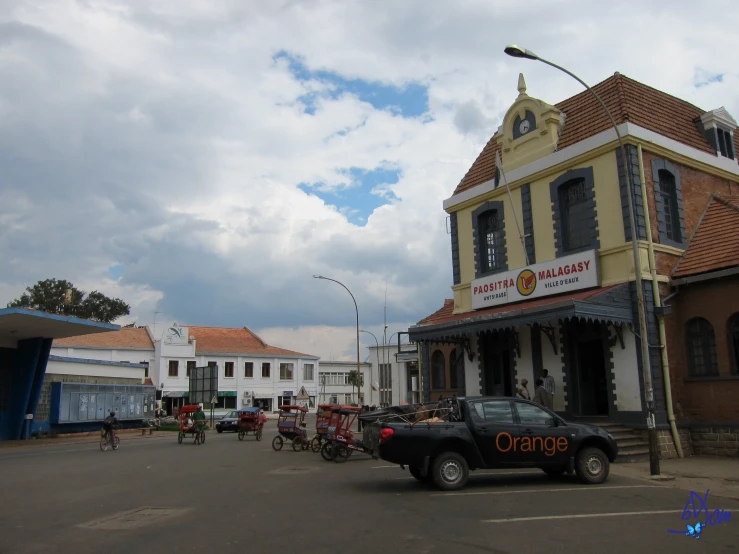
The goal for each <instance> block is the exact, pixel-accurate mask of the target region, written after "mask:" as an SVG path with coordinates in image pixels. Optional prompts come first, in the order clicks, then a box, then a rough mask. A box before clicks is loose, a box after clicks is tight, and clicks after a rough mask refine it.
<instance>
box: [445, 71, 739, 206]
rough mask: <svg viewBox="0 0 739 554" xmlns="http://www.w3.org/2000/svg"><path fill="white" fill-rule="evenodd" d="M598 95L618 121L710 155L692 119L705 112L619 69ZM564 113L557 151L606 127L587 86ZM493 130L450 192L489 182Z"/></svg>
mask: <svg viewBox="0 0 739 554" xmlns="http://www.w3.org/2000/svg"><path fill="white" fill-rule="evenodd" d="M591 88H592V89H593V90H594V91H595V92H596V93H597V94H598V96H600V97H601V99H602V100H603V102H604V103H605V105H606V106H607V107H608V110H609V111H610V112H611V114H612V115H613V119H615V120H616V123H617V124H619V125H620V124H621V123H625V122H631V123H634V124H636V125H639V126H640V127H644V128H645V129H649V130H650V131H654V132H655V133H659V134H660V135H663V136H665V137H668V138H671V139H674V140H676V141H678V142H681V143H683V144H687V145H688V146H692V147H693V148H697V149H698V150H702V151H703V152H707V153H709V154H715V152H714V150H713V149H712V148H711V146H710V144H709V143H708V141H707V140H706V138H705V137H704V136H703V135H702V134H701V132H700V131H699V130H698V127H697V126H696V123H695V120H696V119H697V118H698V117H700V116H701V115H703V114H704V113H706V112H705V111H704V110H702V109H700V108H698V107H696V106H693V105H692V104H690V103H688V102H686V101H684V100H680V99H679V98H676V97H674V96H671V95H669V94H667V93H664V92H662V91H659V90H657V89H655V88H652V87H650V86H647V85H644V84H642V83H640V82H638V81H635V80H633V79H630V78H628V77H626V76H625V75H621V74H620V73H615V74H614V75H613V76H612V77H609V78H608V79H606V80H605V81H602V82H600V83H598V84H597V85H594V86H593V87H591ZM556 108H558V109H559V110H561V111H563V112H564V113H565V116H566V119H565V126H564V130H563V131H562V134H561V136H560V137H559V141H558V143H557V149H558V150H562V149H563V148H566V147H568V146H571V145H573V144H575V143H577V142H580V141H582V140H585V139H586V138H589V137H592V136H594V135H597V134H598V133H601V132H603V131H606V130H608V129H610V128H612V126H611V122H610V120H609V119H608V116H607V115H606V113H605V112H604V111H603V108H602V107H601V106H600V104H599V103H598V101H597V100H596V99H595V98H593V95H592V94H590V92H588V91H587V90H585V91H583V92H581V93H579V94H576V95H575V96H573V97H572V98H568V99H567V100H564V101H562V102H560V103H559V104H556ZM496 139H497V133H496V134H495V135H493V138H491V139H490V141H489V142H488V143H487V145H486V146H485V148H483V150H482V152H481V153H480V155H479V156H478V157H477V159H476V160H475V162H474V163H473V164H472V167H470V169H469V171H467V174H466V175H465V176H464V178H463V179H462V180H461V181H460V183H459V185H457V188H456V190H455V191H454V194H459V193H460V192H462V191H464V190H467V189H470V188H472V187H474V186H476V185H479V184H481V183H484V182H486V181H489V180H491V179H492V178H493V177H494V176H495V152H496V150H499V147H498V144H497V141H496ZM734 150H735V151H739V133H734Z"/></svg>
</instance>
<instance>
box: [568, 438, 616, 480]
mask: <svg viewBox="0 0 739 554" xmlns="http://www.w3.org/2000/svg"><path fill="white" fill-rule="evenodd" d="M610 469H611V463H610V462H609V461H608V456H606V453H605V452H603V451H602V450H601V449H600V448H594V447H588V448H583V449H582V450H580V452H578V453H577V457H576V458H575V472H576V473H577V476H578V477H579V478H580V480H581V481H582V482H583V483H585V484H587V485H599V484H601V483H602V482H603V481H605V480H606V479H607V478H608V473H609V471H610Z"/></svg>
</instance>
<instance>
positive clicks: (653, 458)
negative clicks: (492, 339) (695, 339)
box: [504, 44, 660, 475]
mask: <svg viewBox="0 0 739 554" xmlns="http://www.w3.org/2000/svg"><path fill="white" fill-rule="evenodd" d="M504 52H505V53H506V54H508V55H509V56H512V57H514V58H524V59H527V60H538V61H540V62H542V63H545V64H547V65H550V66H552V67H553V68H555V69H559V70H560V71H562V72H563V73H566V74H567V75H569V76H570V77H572V78H573V79H575V80H576V81H577V82H578V83H580V84H581V85H582V86H584V87H585V88H586V89H587V90H588V91H589V92H590V93H591V94H592V95H593V96H594V97H595V99H596V100H597V101H598V103H599V104H600V105H601V107H602V108H603V110H604V111H605V112H606V115H608V119H609V120H610V121H611V125H612V126H613V129H614V130H615V131H616V137H617V138H618V144H619V146H620V148H621V156H622V158H623V160H624V172H625V173H626V187H627V189H628V194H627V195H626V198H628V202H629V220H630V223H631V225H630V227H631V245H632V254H633V256H634V273H635V277H636V299H637V306H638V312H639V315H638V317H639V335H637V336H638V338H639V342H640V346H641V354H642V373H643V378H644V396H645V403H646V407H647V429H648V433H649V470H650V473H651V474H652V475H659V474H660V467H659V446H658V443H657V430H656V428H655V420H654V389H653V386H652V372H651V367H650V363H649V343H648V339H647V318H646V311H645V309H644V289H643V287H642V277H641V258H640V256H639V250H638V245H637V241H638V239H639V237H638V236H637V234H636V213H635V211H634V201H633V199H632V195H633V194H634V189H633V186H632V184H631V172H630V171H629V158H628V156H627V153H626V145H625V144H624V141H623V139H622V138H621V132H620V131H619V130H618V125H616V121H615V120H614V119H613V116H612V115H611V112H610V111H609V110H608V108H607V107H606V105H605V104H604V103H603V100H601V99H600V96H598V95H597V94H596V92H595V91H594V90H593V89H591V88H590V87H589V86H588V85H587V84H586V83H585V81H583V80H582V79H580V77H578V76H577V75H575V74H574V73H572V72H571V71H568V70H567V69H565V68H564V67H561V66H559V65H557V64H555V63H552V62H550V61H549V60H545V59H544V58H542V57H540V56H538V55H537V54H535V53H534V52H532V51H531V50H526V49H525V48H521V47H519V46H516V45H515V44H512V45H509V46H506V48H505V50H504Z"/></svg>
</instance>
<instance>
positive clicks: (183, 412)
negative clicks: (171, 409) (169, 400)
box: [177, 404, 205, 445]
mask: <svg viewBox="0 0 739 554" xmlns="http://www.w3.org/2000/svg"><path fill="white" fill-rule="evenodd" d="M197 411H198V406H197V404H191V405H188V406H182V408H180V413H179V415H178V416H177V418H178V421H179V424H180V432H179V433H178V434H177V442H178V443H180V444H182V440H183V439H184V438H185V435H192V437H193V442H194V443H195V444H198V445H200V444H203V443H204V442H205V423H204V422H203V421H195V420H194V416H195V412H197ZM188 418H192V419H193V424H192V427H188V425H187V420H188Z"/></svg>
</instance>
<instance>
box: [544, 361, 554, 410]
mask: <svg viewBox="0 0 739 554" xmlns="http://www.w3.org/2000/svg"><path fill="white" fill-rule="evenodd" d="M542 373H543V374H544V389H545V390H546V391H547V393H548V394H549V396H550V397H551V399H552V405H551V406H550V408H551V409H552V410H553V409H554V391H555V390H556V388H557V386H556V385H555V383H554V377H552V376H551V375H549V370H548V369H545V370H543V371H542Z"/></svg>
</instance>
